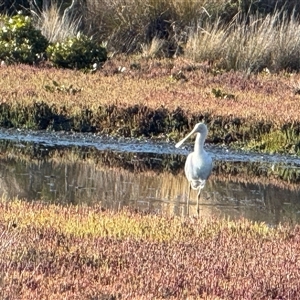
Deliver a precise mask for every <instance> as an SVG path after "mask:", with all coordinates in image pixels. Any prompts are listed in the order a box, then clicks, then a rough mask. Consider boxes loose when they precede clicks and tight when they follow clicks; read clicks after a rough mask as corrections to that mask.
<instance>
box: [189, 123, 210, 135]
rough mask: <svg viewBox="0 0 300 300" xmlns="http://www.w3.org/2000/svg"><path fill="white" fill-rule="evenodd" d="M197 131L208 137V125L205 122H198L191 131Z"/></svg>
mask: <svg viewBox="0 0 300 300" xmlns="http://www.w3.org/2000/svg"><path fill="white" fill-rule="evenodd" d="M196 132H199V133H200V134H202V135H204V136H205V137H206V136H207V133H208V130H207V126H206V125H205V124H204V123H198V124H196V125H195V127H194V129H193V130H192V132H191V133H196Z"/></svg>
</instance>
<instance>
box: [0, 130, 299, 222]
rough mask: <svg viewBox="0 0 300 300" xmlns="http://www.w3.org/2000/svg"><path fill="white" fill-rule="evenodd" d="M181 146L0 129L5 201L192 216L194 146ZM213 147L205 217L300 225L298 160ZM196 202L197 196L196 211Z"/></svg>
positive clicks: (0, 191) (0, 190)
mask: <svg viewBox="0 0 300 300" xmlns="http://www.w3.org/2000/svg"><path fill="white" fill-rule="evenodd" d="M174 144H175V143H171V142H169V143H167V142H155V141H151V140H141V141H138V140H132V139H116V138H110V137H100V136H97V135H89V134H66V133H47V132H33V131H17V130H1V131H0V151H1V154H0V196H1V195H2V196H3V195H6V196H7V197H8V198H9V199H11V198H14V197H18V198H21V199H24V200H27V201H34V200H42V201H45V202H53V203H61V204H69V203H72V204H82V203H86V204H89V205H91V204H100V205H101V206H102V207H104V208H112V209H121V208H122V207H124V206H130V207H134V208H136V209H138V210H145V211H150V212H157V213H161V212H167V213H171V214H176V215H185V214H186V211H187V208H186V200H187V192H188V184H187V181H186V179H185V176H184V173H183V168H184V162H185V158H186V155H187V154H188V153H189V151H191V149H192V141H191V144H188V145H187V146H186V149H176V148H175V147H174ZM206 148H207V150H208V151H209V152H210V153H211V155H212V156H213V159H214V170H213V174H212V176H211V177H210V179H209V181H208V182H207V184H206V186H205V188H204V190H203V192H202V194H201V212H200V213H201V215H205V216H226V217H229V218H241V217H244V218H249V219H251V220H254V221H264V222H266V223H268V224H271V225H274V224H278V223H279V222H286V221H287V222H297V223H299V222H300V159H299V158H297V157H292V156H281V155H262V154H255V153H243V152H238V151H231V150H228V149H226V148H224V147H212V146H210V145H208V146H207V147H206ZM195 199H196V193H192V194H191V201H190V214H195V213H196V206H195Z"/></svg>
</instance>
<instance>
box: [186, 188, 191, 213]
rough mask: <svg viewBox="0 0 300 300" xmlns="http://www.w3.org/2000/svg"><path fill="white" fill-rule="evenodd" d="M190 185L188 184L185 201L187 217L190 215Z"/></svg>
mask: <svg viewBox="0 0 300 300" xmlns="http://www.w3.org/2000/svg"><path fill="white" fill-rule="evenodd" d="M191 188H192V187H191V185H190V183H189V191H188V197H187V201H186V213H187V216H189V215H190V194H191Z"/></svg>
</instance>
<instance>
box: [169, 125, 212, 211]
mask: <svg viewBox="0 0 300 300" xmlns="http://www.w3.org/2000/svg"><path fill="white" fill-rule="evenodd" d="M207 132H208V130H207V127H206V125H205V124H204V123H198V124H196V125H195V127H194V129H193V130H192V131H191V132H190V133H189V134H188V135H187V136H186V137H185V138H183V139H182V140H181V141H179V142H178V143H177V144H176V145H175V147H176V148H178V147H180V146H181V145H182V144H183V143H184V142H185V140H186V139H188V138H189V137H190V136H191V135H193V134H194V133H196V134H197V135H196V140H195V145H194V151H193V152H192V153H190V154H189V155H188V157H187V159H186V162H185V167H184V171H185V175H186V178H187V180H188V181H189V184H190V188H192V189H194V190H198V197H197V211H198V212H199V198H200V192H201V189H202V188H204V186H205V183H206V180H207V179H208V177H209V176H210V174H211V171H212V158H211V156H210V155H209V154H208V153H207V152H206V151H205V150H204V148H203V147H204V141H205V139H206V136H207Z"/></svg>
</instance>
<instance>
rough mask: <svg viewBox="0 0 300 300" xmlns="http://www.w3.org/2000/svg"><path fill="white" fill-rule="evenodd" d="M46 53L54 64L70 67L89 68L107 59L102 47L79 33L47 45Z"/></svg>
mask: <svg viewBox="0 0 300 300" xmlns="http://www.w3.org/2000/svg"><path fill="white" fill-rule="evenodd" d="M47 54H48V58H49V60H50V61H51V62H52V63H53V64H54V65H55V66H58V67H64V68H71V69H91V68H93V65H94V64H99V63H101V62H104V61H105V60H106V59H107V52H106V49H105V48H104V47H102V46H100V45H99V44H98V43H97V42H95V41H94V40H93V39H92V38H90V37H87V36H86V35H83V34H80V33H79V34H77V36H76V37H70V38H67V39H66V40H65V41H63V42H61V43H59V42H58V43H55V44H53V45H49V46H48V48H47Z"/></svg>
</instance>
